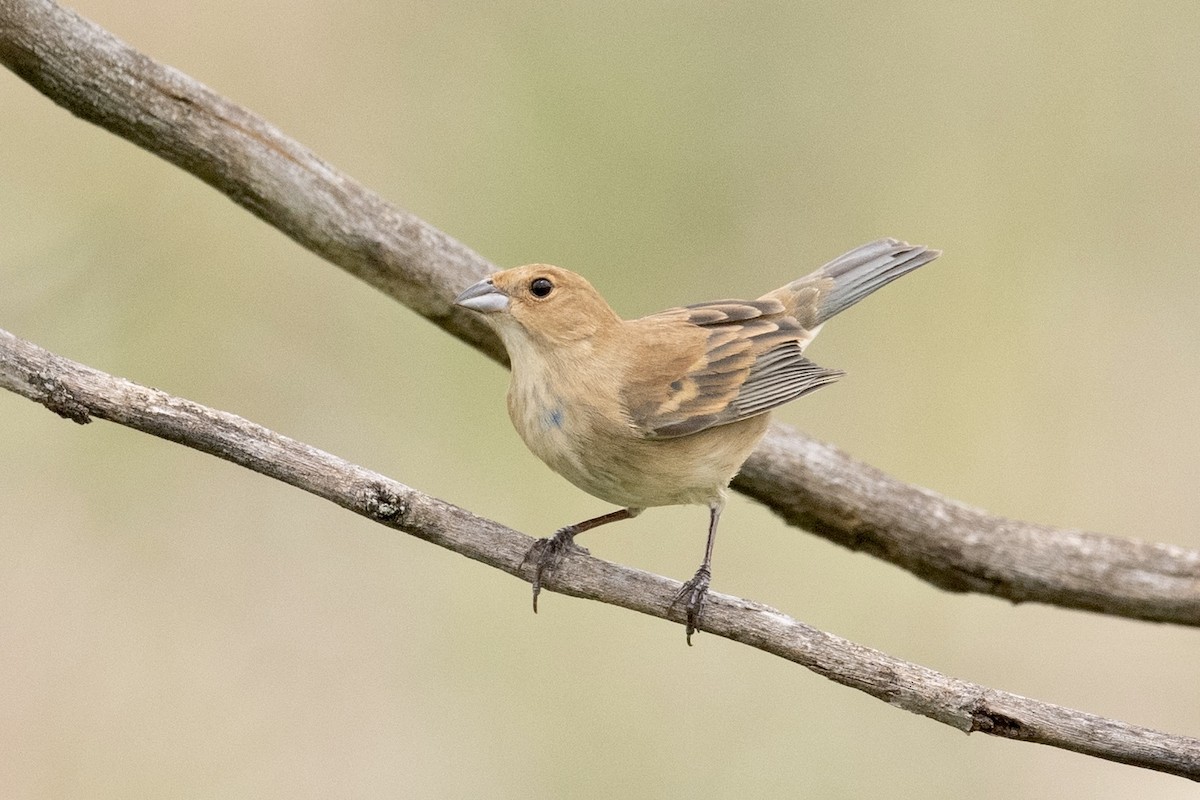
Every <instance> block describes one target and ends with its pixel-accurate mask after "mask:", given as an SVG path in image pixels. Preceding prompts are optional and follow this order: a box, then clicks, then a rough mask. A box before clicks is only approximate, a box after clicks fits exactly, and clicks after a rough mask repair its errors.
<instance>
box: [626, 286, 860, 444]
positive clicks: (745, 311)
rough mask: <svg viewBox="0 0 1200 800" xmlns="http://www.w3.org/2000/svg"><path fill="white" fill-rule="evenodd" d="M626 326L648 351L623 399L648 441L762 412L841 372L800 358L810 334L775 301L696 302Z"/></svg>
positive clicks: (832, 378) (804, 392)
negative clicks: (636, 329) (636, 331)
mask: <svg viewBox="0 0 1200 800" xmlns="http://www.w3.org/2000/svg"><path fill="white" fill-rule="evenodd" d="M629 324H631V325H635V326H638V327H639V328H640V329H641V330H640V331H639V333H640V334H641V335H640V336H639V341H642V342H644V343H645V347H646V348H647V349H646V350H645V351H644V352H643V353H642V354H641V357H639V358H637V359H634V363H637V364H639V365H641V367H642V368H643V369H642V372H641V373H640V374H638V375H631V376H629V378H628V380H627V381H626V382H625V391H624V394H623V398H622V399H623V400H624V401H625V405H626V408H627V411H628V413H629V416H630V420H631V422H632V423H633V425H634V426H635V427H636V428H638V429H639V430H641V431H642V432H643V433H644V434H645V435H646V436H649V437H653V438H672V437H676V436H686V435H688V434H691V433H697V432H699V431H702V430H705V429H707V428H712V427H715V426H717V425H726V424H729V423H731V422H736V421H738V420H742V419H746V418H747V417H753V416H756V415H758V414H762V413H764V412H766V411H770V410H771V409H772V408H775V407H776V406H778V405H782V404H783V403H786V402H788V401H789V400H794V399H796V398H797V397H800V396H801V395H803V394H807V393H808V392H811V391H813V390H814V389H818V388H820V387H821V386H824V385H826V384H828V383H832V382H833V381H835V380H837V379H838V378H840V377H841V376H842V374H843V373H841V372H839V371H837V370H827V369H823V368H821V367H819V366H817V365H816V364H814V363H813V362H811V361H809V360H808V359H807V358H805V357H804V356H803V355H802V353H801V349H802V347H801V344H800V342H801V340H804V341H807V336H808V334H807V331H805V330H804V329H803V328H802V327H801V326H800V324H799V323H797V322H796V320H795V319H794V318H792V317H790V316H788V315H787V314H786V313H785V310H784V306H783V304H782V303H780V302H779V301H778V300H775V299H772V298H767V299H760V300H753V301H742V300H720V301H717V302H714V303H701V304H698V305H694V306H687V307H685V308H674V309H670V310H669V311H664V312H662V313H660V314H655V315H653V316H650V317H644V318H642V319H640V320H635V321H633V322H632V323H629ZM656 334H658V335H656ZM651 364H652V365H654V366H653V368H649V369H645V367H647V366H648V365H651Z"/></svg>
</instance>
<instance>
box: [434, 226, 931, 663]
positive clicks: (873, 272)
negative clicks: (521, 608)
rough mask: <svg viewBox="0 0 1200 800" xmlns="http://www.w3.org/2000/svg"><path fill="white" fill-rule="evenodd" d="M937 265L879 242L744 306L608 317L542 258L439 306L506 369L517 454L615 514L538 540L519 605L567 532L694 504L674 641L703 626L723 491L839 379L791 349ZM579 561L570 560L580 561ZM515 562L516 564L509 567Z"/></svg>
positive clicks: (581, 282)
mask: <svg viewBox="0 0 1200 800" xmlns="http://www.w3.org/2000/svg"><path fill="white" fill-rule="evenodd" d="M939 255H941V252H940V251H938V250H932V249H929V248H927V247H924V246H921V245H910V244H908V243H906V242H902V241H899V240H897V239H879V240H877V241H873V242H870V243H868V244H864V245H861V246H859V247H856V248H854V249H853V250H850V251H849V252H847V253H845V254H843V255H841V256H838V257H837V258H835V259H833V260H832V261H830V262H829V263H827V264H825V265H824V266H822V267H821V268H820V269H818V270H816V271H815V272H813V273H811V274H809V275H807V276H805V277H802V278H798V279H797V280H794V281H792V282H791V283H788V284H786V285H785V286H782V287H780V288H778V289H775V290H774V291H771V292H767V293H766V294H764V295H762V296H761V297H759V298H758V299H757V300H716V301H711V302H704V303H696V304H694V305H688V306H682V307H678V308H670V309H667V310H666V311H661V312H659V313H657V314H651V315H649V316H645V317H640V318H637V319H629V320H626V319H622V318H621V317H620V316H619V315H618V314H617V312H616V311H614V310H613V309H612V307H611V306H609V304H608V303H607V302H606V301H605V300H604V298H603V297H602V296H601V295H600V293H599V292H598V291H597V290H596V289H595V288H594V287H593V286H592V285H591V284H590V283H589V282H588V281H587V280H586V279H585V278H584V277H583V276H581V275H578V274H576V273H574V272H571V271H569V270H566V269H563V268H561V267H555V266H551V265H549V264H528V265H525V266H520V267H514V268H512V269H507V270H503V271H501V272H497V273H495V274H493V275H491V276H490V277H487V278H485V279H483V280H481V281H479V282H478V283H475V284H473V285H471V286H469V287H467V288H466V289H465V290H463V291H462V292H461V293H460V294H459V295H458V296H457V297H456V298H455V299H454V303H455V305H457V306H461V307H463V308H465V309H469V310H470V311H473V312H476V313H478V314H480V315H482V318H483V319H484V320H485V321H486V322H487V323H488V325H489V327H491V328H492V329H493V330H494V331H495V332H496V333H497V334H498V336H499V338H500V340H501V341H502V342H503V344H504V347H505V349H506V350H507V351H508V357H509V362H510V365H511V368H512V376H511V381H510V384H509V388H508V398H507V400H508V414H509V417H510V419H511V420H512V423H513V426H514V427H515V428H516V430H517V433H518V434H519V435H520V437H521V439H522V440H523V441H524V442H525V444H526V446H527V447H528V448H529V449H530V450H531V451H532V452H533V453H534V455H536V456H537V457H538V458H540V459H541V460H542V461H543V462H545V463H546V464H547V465H548V466H549V467H550V468H551V469H552V470H554V471H555V472H557V473H558V474H560V475H562V476H563V477H564V478H566V479H567V480H568V481H570V482H571V483H573V484H574V485H575V486H577V487H579V488H580V489H582V490H584V491H585V492H587V493H589V494H591V495H594V496H595V497H598V498H600V499H602V500H604V501H606V502H608V503H611V504H613V505H615V506H618V509H617V510H615V511H612V512H610V513H607V514H603V515H601V516H598V517H593V518H591V519H586V520H583V521H582V522H577V523H574V524H572V525H567V526H565V527H563V528H560V529H559V530H557V531H556V532H555V533H554V534H553V535H552V536H549V537H546V538H543V539H538V540H537V541H536V542H535V544H534V545H533V546H532V547H531V548H530V550H529V552H528V554H527V556H526V565H528V564H532V566H533V574H532V577H531V583H532V586H533V610H534V611H535V612H536V611H537V600H538V594H539V592H540V591H541V588H542V585H543V580H544V578H545V577H547V576H548V575H551V574H552V573H553V570H554V569H555V567H556V566H557V565H558V564H559V562H560V560H561V559H562V558H563V556H564V555H565V554H566V553H568V552H572V551H584V550H583V548H581V547H579V545H577V544H576V543H575V537H576V536H578V535H579V534H581V533H584V532H585V531H589V530H592V529H594V528H597V527H599V526H601V525H607V524H610V523H613V522H618V521H620V520H625V519H631V518H633V517H636V516H637V515H638V514H640V513H641V512H642V511H643V510H644V509H647V508H652V507H658V506H671V505H687V504H698V505H703V506H707V507H708V510H709V524H708V539H707V542H706V545H705V550H704V559H703V561H702V562H701V564H700V567H699V569H697V570H696V573H695V575H694V576H693V577H692V578H691V579H690V580H688V581H687V582H685V583H684V584H683V587H682V588H681V589H680V591H679V593H678V594H677V595H676V597H675V600H674V601H673V602H672V604H671V608H670V609H668V611H669V612H670V611H673V610H674V608H675V607H676V606H679V605H680V604H682V606H683V616H684V619H683V621H684V623H685V626H686V635H687V643H688V644H689V645H690V644H691V643H692V634H693V633H695V632H696V631H697V630H698V628H699V625H700V624H701V622H702V619H703V609H704V602H705V597H706V595H707V593H708V589H709V586H710V583H711V580H712V554H713V544H714V542H715V540H716V533H717V523H718V521H719V520H720V518H721V512H722V510H723V509H724V507H725V503H726V498H727V495H728V487H729V484H730V481H732V480H733V478H734V476H735V475H736V474H737V472H738V471H739V470H740V469H741V466H742V464H743V463H744V462H745V460H746V459H747V458H748V457H749V456H750V453H751V451H753V449H754V447H755V445H757V444H758V441H759V440H760V439H761V438H762V436H763V434H764V433H765V432H766V430H767V426H768V422H769V416H770V412H771V410H772V409H774V408H776V407H778V406H780V405H782V404H784V403H787V402H789V401H791V400H795V399H796V398H799V397H802V396H804V395H806V394H808V393H809V392H812V391H815V390H816V389H819V388H821V387H823V386H827V385H829V384H830V383H833V382H834V381H836V380H838V379H839V378H841V377H842V376H843V375H844V374H845V373H844V372H842V371H841V370H836V369H826V368H824V367H821V366H818V365H817V364H815V363H813V362H812V361H810V360H809V359H808V358H807V357H805V356H804V355H803V353H804V349H805V348H806V347H807V346H808V344H809V343H811V342H812V340H813V338H814V337H815V336H816V335H817V333H818V332H819V331H820V330H821V328H822V326H823V325H824V324H825V322H826V321H827V320H828V319H829V318H830V317H833V316H835V315H837V314H839V313H841V312H842V311H845V310H846V309H847V308H849V307H850V306H852V305H854V304H855V303H857V302H858V301H860V300H862V299H863V298H864V297H866V296H867V295H869V294H871V293H872V292H874V291H876V290H877V289H880V288H882V287H883V286H885V285H887V284H888V283H891V282H892V281H894V280H896V279H897V278H900V277H902V276H904V275H907V274H908V273H910V272H912V271H913V270H915V269H917V268H918V267H921V266H924V265H925V264H928V263H929V262H931V261H933V260H934V259H935V258H937V257H938V256H939ZM584 552H586V551H584ZM523 566H525V565H523Z"/></svg>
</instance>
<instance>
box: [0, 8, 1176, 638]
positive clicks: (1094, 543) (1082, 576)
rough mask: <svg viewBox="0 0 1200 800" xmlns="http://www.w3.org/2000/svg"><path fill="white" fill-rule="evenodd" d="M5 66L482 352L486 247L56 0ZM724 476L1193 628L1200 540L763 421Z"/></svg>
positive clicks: (843, 523) (32, 23)
mask: <svg viewBox="0 0 1200 800" xmlns="http://www.w3.org/2000/svg"><path fill="white" fill-rule="evenodd" d="M0 62H2V63H3V64H4V65H5V66H7V67H8V68H9V69H11V70H12V71H13V72H15V73H16V74H17V75H19V76H20V77H21V78H23V79H24V80H26V81H28V82H29V83H30V84H31V85H32V86H34V87H35V88H37V89H38V90H39V91H41V92H42V93H43V94H45V95H46V96H47V97H49V98H50V99H51V100H53V101H54V102H56V103H58V104H59V105H61V106H63V107H64V108H66V109H68V110H69V111H71V112H72V113H74V114H76V115H78V116H80V117H82V118H83V119H86V120H89V121H91V122H94V123H96V124H97V125H100V126H102V127H104V128H106V129H108V130H109V131H111V132H113V133H115V134H117V135H118V136H122V137H124V138H126V139H128V140H129V141H131V142H134V143H135V144H138V145H140V146H141V147H144V148H145V149H147V150H149V151H150V152H152V153H154V154H156V155H158V156H161V157H162V158H164V159H166V160H168V161H170V162H171V163H173V164H176V165H177V166H179V167H181V168H182V169H184V170H186V171H188V172H190V173H192V174H193V175H195V176H196V177H198V178H200V179H201V180H204V181H206V182H207V183H209V184H211V185H212V186H213V187H214V188H216V189H217V190H219V191H221V192H222V193H224V194H225V195H226V196H228V197H229V198H230V199H231V200H233V201H235V202H237V203H239V204H240V205H242V206H243V207H245V208H246V209H248V210H249V211H251V212H253V213H254V214H256V215H258V216H259V217H260V218H262V219H263V220H264V221H265V222H267V223H268V224H270V225H273V226H275V227H276V228H278V229H279V230H281V231H282V232H284V233H285V234H287V235H288V236H290V237H291V238H293V239H294V240H296V241H297V242H299V243H300V244H301V245H303V246H304V247H306V248H308V249H309V250H311V251H313V252H314V253H316V254H318V255H320V256H322V257H324V258H326V259H328V260H329V261H330V262H332V263H334V264H336V265H338V266H339V267H341V268H343V269H345V270H346V271H347V272H350V273H351V274H353V275H355V276H357V277H359V278H361V279H362V280H364V281H366V282H367V283H369V284H370V285H372V286H374V287H376V288H377V289H379V290H380V291H383V292H384V293H386V294H388V295H389V296H391V297H393V298H395V299H397V300H399V301H400V302H402V303H404V304H405V305H407V306H409V307H410V308H412V309H413V310H414V311H416V312H417V313H419V314H421V315H422V316H424V317H426V318H427V319H429V320H431V321H432V322H434V323H435V324H437V325H439V326H441V327H442V328H444V329H445V330H447V331H448V332H450V333H452V334H454V335H455V336H457V337H458V338H460V339H462V340H463V341H465V342H467V343H468V344H470V345H472V346H474V347H476V348H478V349H479V350H481V351H482V352H484V353H486V354H487V355H489V356H491V357H492V358H494V359H496V360H498V361H501V362H503V361H504V360H505V357H504V353H503V348H502V347H501V346H500V344H499V342H498V341H497V340H496V338H495V337H494V335H493V334H492V333H491V331H490V330H488V329H487V328H486V327H484V325H483V323H482V322H480V321H479V320H478V319H477V318H476V317H475V316H473V315H470V314H468V313H465V312H463V311H462V310H461V309H456V308H455V307H453V306H452V305H451V304H450V299H451V298H452V297H454V295H455V294H456V293H457V292H458V291H459V290H460V289H462V288H463V287H464V286H466V285H468V284H470V283H472V282H474V281H475V280H477V279H479V278H480V277H482V276H483V275H485V274H487V273H490V272H492V271H494V270H495V267H494V266H493V265H492V264H490V263H489V262H487V261H486V260H485V259H483V258H482V257H480V256H479V255H477V254H476V253H474V252H472V251H471V250H470V249H469V248H467V247H466V246H465V245H463V244H461V243H460V242H457V241H455V240H454V239H453V238H451V237H450V236H448V235H446V234H445V233H442V232H441V231H439V230H437V229H436V228H434V227H432V226H431V225H429V224H428V223H426V222H424V221H423V220H421V219H419V218H418V217H416V216H414V215H413V214H411V213H409V212H407V211H404V210H402V209H399V208H397V207H396V206H394V205H391V204H389V203H388V202H386V201H385V200H383V199H382V198H381V197H379V196H378V195H376V194H374V193H373V192H371V191H369V190H368V189H366V188H365V187H363V186H362V185H361V184H359V183H357V182H356V181H354V180H353V179H351V178H350V177H348V176H347V175H345V174H343V173H341V172H339V171H338V170H337V169H335V168H334V167H332V166H330V165H329V164H326V163H325V162H324V161H322V160H321V159H319V158H318V157H317V156H316V155H314V154H313V153H312V152H310V151H309V150H307V149H306V148H304V147H303V146H301V145H300V144H298V143H297V142H295V141H293V140H292V139H289V138H288V137H286V136H285V135H283V133H281V132H280V131H279V130H278V129H277V128H275V127H274V126H273V125H271V124H270V123H269V122H267V121H266V120H264V119H263V118H261V117H259V116H257V115H256V114H254V113H252V112H250V111H248V110H246V109H244V108H242V107H240V106H238V105H236V104H234V103H232V102H230V101H228V100H226V99H225V98H223V97H221V96H220V95H218V94H216V93H215V92H213V91H212V90H210V89H209V88H207V87H206V86H204V85H202V84H201V83H199V82H197V81H195V80H194V79H192V78H190V77H188V76H187V75H184V74H183V73H181V72H179V71H177V70H175V69H172V68H171V67H168V66H165V65H163V64H160V63H158V62H156V61H154V60H153V59H151V58H149V57H148V56H146V55H143V54H142V53H139V52H138V51H136V50H134V49H132V48H130V47H129V46H128V45H126V44H124V43H123V42H121V41H119V40H118V39H116V38H115V37H114V36H112V35H111V34H110V33H108V32H107V31H105V30H104V29H102V28H100V27H99V26H97V25H96V24H94V23H92V22H89V21H88V20H85V19H83V18H81V17H80V16H78V15H77V14H75V13H74V12H72V11H70V10H67V9H64V8H61V7H60V6H58V5H56V4H54V3H53V2H50V0H0ZM734 488H736V489H737V490H739V491H741V492H743V493H745V494H747V495H749V496H750V497H753V498H755V499H757V500H759V501H761V502H763V503H765V504H766V505H768V506H769V507H770V508H772V509H773V510H775V511H776V512H777V513H778V514H779V515H780V516H782V517H783V518H784V519H786V520H787V521H788V522H790V523H792V524H794V525H799V526H801V527H804V528H807V529H809V530H811V531H814V532H816V533H818V534H819V535H821V536H824V537H826V538H828V539H830V540H831V541H834V542H837V543H838V544H841V545H843V546H845V547H848V548H850V549H854V550H863V551H865V552H867V553H870V554H871V555H874V556H876V557H878V558H882V559H884V560H887V561H890V562H891V563H893V564H896V565H897V566H900V567H902V568H904V569H906V570H909V571H910V572H912V573H913V574H914V575H917V576H918V577H920V578H922V579H924V580H926V581H929V582H930V583H932V584H934V585H936V586H939V587H941V588H943V589H948V590H951V591H960V592H966V591H971V592H980V593H984V594H992V595H995V596H997V597H1003V598H1006V599H1009V600H1013V601H1027V600H1032V601H1037V602H1041V603H1050V604H1053V605H1059V606H1063V607H1067V608H1080V609H1087V610H1090V611H1099V612H1102V613H1107V614H1115V615H1119V616H1126V617H1133V618H1135V619H1145V620H1154V621H1160V622H1175V623H1179V624H1184V625H1200V551H1197V550H1195V549H1188V548H1184V547H1178V546H1172V545H1166V544H1148V543H1143V542H1136V541H1131V540H1127V539H1122V538H1118V537H1113V536H1105V535H1101V534H1096V533H1086V532H1081V531H1070V530H1059V529H1055V528H1051V527H1048V526H1044V525H1036V524H1030V523H1024V522H1018V521H1015V520H1008V519H1003V518H999V517H995V516H992V515H989V514H987V513H985V512H982V511H979V510H977V509H973V508H970V507H967V506H965V505H962V504H960V503H957V502H955V501H953V500H950V499H948V498H945V497H942V496H940V495H938V494H935V493H933V492H931V491H928V490H925V489H921V488H918V487H915V486H911V485H908V484H905V483H902V482H900V481H897V480H895V479H893V478H890V477H888V476H887V475H885V474H883V473H882V472H880V471H879V470H876V469H874V468H872V467H870V466H868V465H866V464H862V463H860V462H857V461H854V460H853V459H851V458H850V457H848V456H847V455H846V454H844V453H842V452H840V451H839V450H837V449H835V448H833V447H831V446H829V445H826V444H822V443H821V442H818V441H816V440H814V439H811V438H809V437H807V436H805V435H804V434H801V433H798V432H796V431H794V430H791V429H788V428H786V427H784V426H781V425H778V424H776V425H774V426H772V428H771V429H770V431H769V433H768V434H767V437H766V439H764V441H763V443H762V445H761V446H760V447H759V448H758V450H757V451H756V452H755V453H754V455H753V456H751V458H750V460H749V461H748V462H747V463H746V466H745V468H744V469H743V471H742V474H741V475H740V476H739V477H738V478H737V480H736V481H735V482H734Z"/></svg>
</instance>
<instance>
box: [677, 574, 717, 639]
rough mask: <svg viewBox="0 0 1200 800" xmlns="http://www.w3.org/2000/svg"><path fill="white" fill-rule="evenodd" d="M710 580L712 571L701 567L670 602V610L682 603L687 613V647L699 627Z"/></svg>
mask: <svg viewBox="0 0 1200 800" xmlns="http://www.w3.org/2000/svg"><path fill="white" fill-rule="evenodd" d="M710 580H712V570H711V569H709V568H708V565H704V566H701V567H700V569H698V570H696V574H695V575H693V576H692V579H691V580H690V581H688V582H687V583H685V584H684V585H683V588H682V589H680V590H679V594H677V595H675V599H674V600H673V601H671V608H674V607H675V606H677V605H679V604H680V603H683V610H684V611H685V612H687V630H686V633H687V643H688V647H691V646H692V634H693V633H695V632H696V630H697V629H698V628H699V627H700V619H701V617H702V616H703V614H704V600H705V597H706V596H707V595H708V583H709V581H710Z"/></svg>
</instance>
